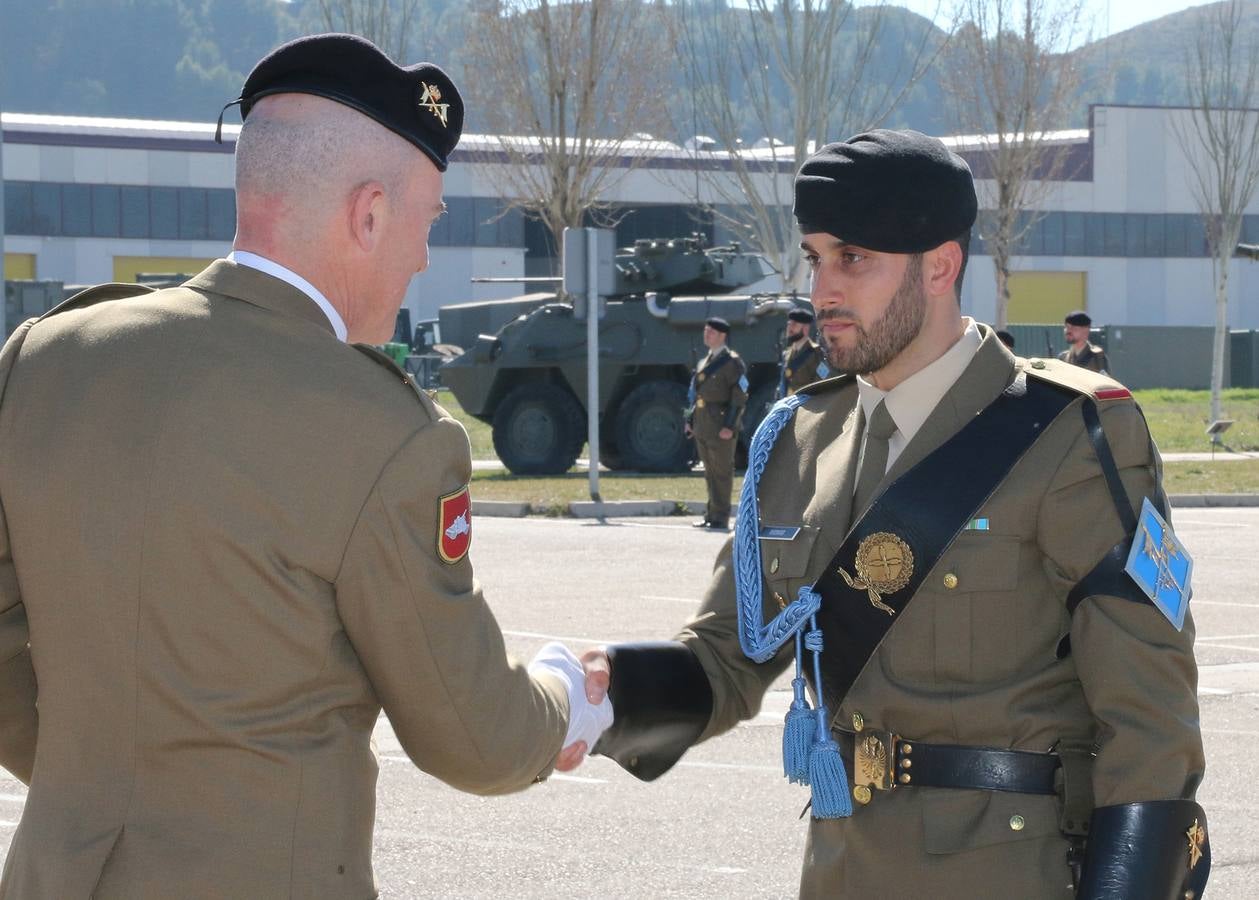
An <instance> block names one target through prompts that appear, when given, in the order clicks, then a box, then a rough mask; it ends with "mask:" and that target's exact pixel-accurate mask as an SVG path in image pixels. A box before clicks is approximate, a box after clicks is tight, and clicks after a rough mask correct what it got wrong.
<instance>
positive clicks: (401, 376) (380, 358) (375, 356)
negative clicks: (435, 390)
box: [350, 344, 431, 405]
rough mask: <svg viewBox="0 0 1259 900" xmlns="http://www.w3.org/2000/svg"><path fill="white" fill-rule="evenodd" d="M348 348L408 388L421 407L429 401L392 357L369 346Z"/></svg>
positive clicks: (354, 345) (353, 345) (361, 345)
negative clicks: (360, 354)
mask: <svg viewBox="0 0 1259 900" xmlns="http://www.w3.org/2000/svg"><path fill="white" fill-rule="evenodd" d="M350 346H352V347H353V348H354V349H355V350H357V351H359V352H360V353H362V354H363V355H364V356H366V357H367V358H368V359H370V360H371V361H372V362H374V363H375V364H376V365H378V366H380V367H381V368H382V369H384V370H385V371H387V372H388V373H389V374H390V375H392V376H394V377H395V378H397V379H398V381H401V382H402V383H403V384H405V385H406V386H407V387H408V388H410V390H411V391H412V392H413V393H414V394H415V397H416V399H417V400H419V401H420V404H421V405H424V401H425V400H426V399H430V400H431V398H426V397H425V395H424V392H423V391H422V390H421V389H420V386H419V385H418V384H416V383H415V379H414V378H412V377H411V376H410V375H408V374H407V373H406V372H405V371H403V370H402V369H401V368H400V367H399V366H398V364H397V363H396V362H394V361H393V357H391V356H389V355H388V354H387V353H384V352H382V351H380V350H377V349H376V348H375V347H373V346H372V345H371V344H351V345H350Z"/></svg>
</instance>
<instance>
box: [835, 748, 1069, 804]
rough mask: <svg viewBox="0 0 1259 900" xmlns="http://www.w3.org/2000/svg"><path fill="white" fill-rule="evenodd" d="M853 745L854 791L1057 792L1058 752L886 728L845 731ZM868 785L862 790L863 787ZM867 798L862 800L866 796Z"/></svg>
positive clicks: (863, 793) (858, 793)
mask: <svg viewBox="0 0 1259 900" xmlns="http://www.w3.org/2000/svg"><path fill="white" fill-rule="evenodd" d="M847 738H848V740H846V741H844V743H846V744H848V743H849V741H851V744H849V746H851V747H852V756H851V758H852V761H853V766H852V777H853V785H854V788H853V795H854V796H855V797H856V799H857V800H858V801H860V802H862V803H868V802H869V800H870V790H871V789H873V790H878V791H887V790H892V789H894V788H897V787H942V788H965V789H969V790H977V791H1008V792H1010V793H1016V794H1054V793H1056V791H1055V790H1054V776H1055V773H1056V772H1057V771H1058V768H1059V760H1058V756H1057V754H1054V753H1037V752H1034V751H1029V750H1000V749H996V748H991V747H963V746H958V745H955V744H927V743H923V742H922V741H915V740H912V739H909V738H902V737H901V736H900V735H897V734H892V733H890V732H887V731H873V730H866V731H862V732H859V733H857V734H853V735H847ZM863 789H864V790H863ZM863 798H864V799H863Z"/></svg>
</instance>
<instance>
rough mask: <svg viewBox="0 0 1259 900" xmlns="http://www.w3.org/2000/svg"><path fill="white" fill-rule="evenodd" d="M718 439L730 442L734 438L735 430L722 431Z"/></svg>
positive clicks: (726, 429) (718, 433)
mask: <svg viewBox="0 0 1259 900" xmlns="http://www.w3.org/2000/svg"><path fill="white" fill-rule="evenodd" d="M717 437H719V438H721V439H722V440H723V441H728V440H730V439H731V438H732V437H734V429H733V428H723V429H721V431H719V432H717Z"/></svg>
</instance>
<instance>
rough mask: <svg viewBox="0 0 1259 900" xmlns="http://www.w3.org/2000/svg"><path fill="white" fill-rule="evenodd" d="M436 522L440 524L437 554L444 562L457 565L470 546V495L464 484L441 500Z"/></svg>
mask: <svg viewBox="0 0 1259 900" xmlns="http://www.w3.org/2000/svg"><path fill="white" fill-rule="evenodd" d="M437 520H438V522H440V523H441V526H440V529H439V531H438V532H437V553H438V555H439V556H441V558H442V559H443V560H445V561H446V562H448V563H457V562H459V560H461V559H463V558H464V557H465V556H467V555H468V548H469V547H470V546H471V545H472V495H471V494H469V493H468V486H467V485H466V484H465V485H464V486H463V487H461V488H459V490H457V491H455V492H454V493H453V494H447V495H446V496H445V497H442V498H441V505H440V506H439V508H438V511H437Z"/></svg>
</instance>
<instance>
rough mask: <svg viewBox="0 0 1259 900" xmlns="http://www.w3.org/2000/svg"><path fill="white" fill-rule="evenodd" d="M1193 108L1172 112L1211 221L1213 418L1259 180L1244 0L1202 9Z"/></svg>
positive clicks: (1254, 44)
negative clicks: (1233, 272) (1241, 249)
mask: <svg viewBox="0 0 1259 900" xmlns="http://www.w3.org/2000/svg"><path fill="white" fill-rule="evenodd" d="M1187 85H1188V91H1189V97H1190V111H1189V113H1188V114H1187V115H1184V116H1182V117H1177V118H1174V119H1173V120H1172V127H1173V130H1174V131H1175V133H1176V138H1177V141H1178V142H1179V143H1180V146H1181V149H1182V151H1183V152H1184V154H1185V158H1186V159H1187V160H1188V164H1189V169H1190V172H1191V173H1192V174H1191V177H1190V189H1191V190H1192V191H1193V195H1194V200H1195V201H1196V202H1197V205H1198V209H1199V211H1200V212H1201V213H1202V219H1203V223H1204V224H1205V226H1206V229H1205V230H1206V237H1207V252H1208V253H1209V254H1210V256H1211V272H1212V276H1213V280H1214V282H1215V285H1214V286H1215V340H1214V343H1213V345H1212V354H1211V419H1212V420H1215V419H1219V418H1220V417H1221V409H1220V394H1221V391H1222V390H1223V387H1224V346H1225V342H1226V341H1227V339H1228V274H1229V272H1228V270H1229V265H1230V260H1231V258H1232V256H1233V252H1234V249H1235V248H1236V246H1237V242H1238V240H1239V239H1240V237H1241V230H1242V216H1243V214H1244V213H1245V211H1246V207H1247V206H1248V205H1249V204H1250V201H1251V198H1252V197H1254V194H1255V187H1256V185H1257V184H1259V110H1256V109H1255V108H1254V107H1255V105H1256V103H1259V35H1256V30H1255V29H1254V27H1250V28H1245V27H1243V25H1242V4H1241V3H1240V2H1238V0H1228V2H1224V3H1218V4H1215V5H1214V6H1211V7H1209V8H1206V9H1204V10H1202V11H1201V17H1200V19H1199V26H1198V34H1197V38H1196V40H1195V42H1194V46H1193V48H1192V49H1191V50H1190V53H1189V60H1188V66H1187Z"/></svg>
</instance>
